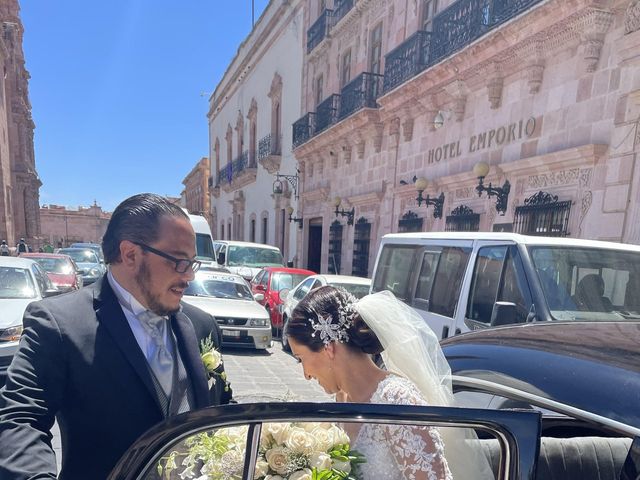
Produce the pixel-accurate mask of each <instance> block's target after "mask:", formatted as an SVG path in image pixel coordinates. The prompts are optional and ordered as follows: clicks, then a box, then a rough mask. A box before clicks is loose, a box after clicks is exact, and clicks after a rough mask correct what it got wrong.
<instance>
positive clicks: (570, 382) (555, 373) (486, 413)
mask: <svg viewBox="0 0 640 480" xmlns="http://www.w3.org/2000/svg"><path fill="white" fill-rule="evenodd" d="M639 338H640V324H639V323H632V322H622V323H615V322H613V323H599V322H598V323H592V322H587V323H574V322H572V323H570V324H563V323H550V324H542V323H541V324H529V325H522V326H510V327H501V328H496V329H493V330H491V331H488V330H487V331H478V332H472V333H468V334H464V335H459V336H456V337H453V338H450V339H448V340H446V341H445V342H443V349H444V351H445V354H446V356H447V358H448V360H449V362H450V363H451V367H452V372H453V385H454V391H455V392H456V399H457V401H458V402H459V404H461V405H462V406H460V407H458V408H438V407H414V406H399V405H372V404H338V403H323V404H318V403H314V404H295V403H289V404H284V403H271V404H247V405H232V406H226V407H215V408H209V409H204V410H200V411H196V412H191V413H188V414H186V415H184V416H181V417H179V418H175V419H173V420H170V421H168V422H166V423H164V424H161V425H158V426H157V427H155V428H154V429H153V430H151V431H150V432H148V433H147V434H146V435H145V436H144V437H143V438H141V439H140V440H139V441H138V442H137V443H136V444H135V445H134V446H133V447H132V448H131V449H130V450H129V451H128V453H127V454H126V455H125V456H124V457H123V458H122V460H121V461H120V463H119V465H118V466H117V467H116V469H115V470H114V472H113V473H112V475H111V477H110V478H111V479H133V478H144V479H157V478H161V475H162V474H165V475H167V477H166V478H179V477H178V475H179V474H181V473H184V469H185V464H182V463H181V462H182V461H187V459H189V460H193V457H188V456H189V455H190V454H195V455H196V457H198V455H202V452H200V453H196V449H197V448H200V447H202V446H203V445H205V444H209V445H215V446H217V447H219V450H218V451H217V452H216V453H215V454H213V453H212V455H211V456H210V457H208V458H209V460H210V462H209V463H208V464H207V468H209V469H220V470H221V471H222V470H224V468H225V467H228V466H229V464H228V460H229V459H230V458H235V460H236V464H235V466H234V468H235V469H236V470H235V471H236V472H237V476H236V477H229V478H243V479H253V478H254V476H255V478H264V475H262V476H261V475H260V474H262V473H264V472H265V471H266V469H267V468H270V466H266V467H265V465H264V463H261V462H262V460H261V458H262V455H263V454H264V445H261V442H263V441H264V438H265V435H266V436H268V434H269V432H274V431H280V432H281V431H282V430H281V427H280V426H279V425H282V423H281V422H297V423H298V425H297V426H299V427H300V426H301V427H302V428H303V430H304V427H305V426H306V425H309V423H310V422H343V423H341V424H340V425H349V424H352V423H359V424H362V423H380V422H385V423H391V424H409V425H418V424H421V425H437V426H438V427H439V428H440V429H441V430H444V429H447V428H452V427H458V426H462V425H464V426H466V427H472V428H474V429H475V430H476V433H477V434H478V440H472V441H471V442H472V444H473V445H475V446H477V447H480V448H481V451H482V452H483V455H484V456H485V457H486V459H487V460H488V462H489V465H490V466H491V468H492V469H493V472H494V474H495V477H496V478H500V479H548V480H553V479H565V480H585V479H587V480H592V479H593V480H596V479H598V480H600V479H611V480H614V479H615V480H618V479H620V480H628V479H629V480H630V479H636V478H638V475H639V474H640V438H639V437H638V435H640V413H639V409H638V405H639V404H640V356H639V355H638V339H639ZM471 407H473V408H471ZM345 422H347V423H346V424H345ZM279 429H280V430H279ZM238 437H240V438H239V439H238ZM232 438H235V441H234V442H230V439H232ZM233 445H241V447H238V448H237V450H236V451H232V452H229V450H231V449H233V448H234V447H233ZM270 447H273V445H271V446H270ZM206 451H207V452H213V448H207V449H206ZM445 451H446V446H445ZM246 452H251V453H253V455H248V454H246ZM198 458H200V457H198ZM365 460H366V459H365ZM174 465H175V469H173V472H172V471H169V472H167V470H166V469H167V467H168V466H169V467H171V468H173V466H174ZM198 469H199V470H201V468H200V467H198ZM261 469H262V470H261ZM209 471H211V470H209ZM214 471H215V470H214ZM190 473H194V474H195V475H196V476H198V475H199V474H200V473H201V471H192V472H190ZM356 477H357V475H356ZM318 478H324V477H318ZM381 478H382V477H381Z"/></svg>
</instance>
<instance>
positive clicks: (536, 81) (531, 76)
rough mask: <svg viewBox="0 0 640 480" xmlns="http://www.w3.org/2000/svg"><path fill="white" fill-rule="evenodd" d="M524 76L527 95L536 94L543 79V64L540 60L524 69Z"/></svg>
mask: <svg viewBox="0 0 640 480" xmlns="http://www.w3.org/2000/svg"><path fill="white" fill-rule="evenodd" d="M526 76H527V83H528V84H529V93H530V94H532V95H533V94H536V93H538V92H539V91H540V87H541V86H542V79H543V77H544V62H543V61H542V60H540V61H539V62H534V63H531V64H529V65H528V66H527V68H526Z"/></svg>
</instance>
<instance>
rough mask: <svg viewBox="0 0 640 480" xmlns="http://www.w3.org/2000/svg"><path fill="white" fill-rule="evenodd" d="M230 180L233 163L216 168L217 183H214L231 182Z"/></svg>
mask: <svg viewBox="0 0 640 480" xmlns="http://www.w3.org/2000/svg"><path fill="white" fill-rule="evenodd" d="M231 180H233V164H232V163H227V165H226V166H224V167H222V168H221V169H220V170H218V183H217V184H216V185H223V184H225V183H231Z"/></svg>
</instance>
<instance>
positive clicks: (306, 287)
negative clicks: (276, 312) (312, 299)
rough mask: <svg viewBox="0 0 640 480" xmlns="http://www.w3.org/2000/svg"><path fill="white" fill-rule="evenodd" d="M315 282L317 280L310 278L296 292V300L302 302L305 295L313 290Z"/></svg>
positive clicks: (294, 296)
mask: <svg viewBox="0 0 640 480" xmlns="http://www.w3.org/2000/svg"><path fill="white" fill-rule="evenodd" d="M314 282H315V278H309V279H307V280H305V281H304V282H303V283H302V284H301V285H300V286H299V287H298V288H297V289H296V291H295V293H294V294H293V298H294V300H298V301H300V300H302V299H303V298H304V297H305V295H306V294H307V293H308V292H309V290H311V285H312V284H313V283H314Z"/></svg>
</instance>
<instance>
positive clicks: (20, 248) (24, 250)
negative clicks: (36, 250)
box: [16, 238, 29, 255]
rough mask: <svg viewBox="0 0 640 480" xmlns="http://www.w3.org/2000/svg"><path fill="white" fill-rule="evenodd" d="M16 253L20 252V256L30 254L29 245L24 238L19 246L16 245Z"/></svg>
mask: <svg viewBox="0 0 640 480" xmlns="http://www.w3.org/2000/svg"><path fill="white" fill-rule="evenodd" d="M16 252H18V255H20V254H21V253H29V245H27V244H26V242H25V241H24V238H21V239H20V241H19V242H18V245H16Z"/></svg>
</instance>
